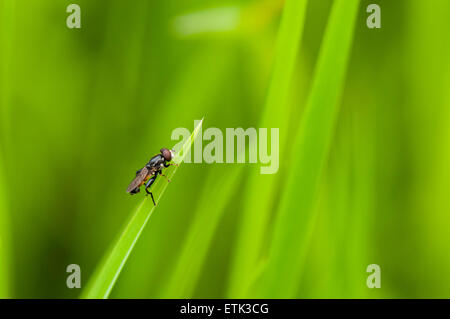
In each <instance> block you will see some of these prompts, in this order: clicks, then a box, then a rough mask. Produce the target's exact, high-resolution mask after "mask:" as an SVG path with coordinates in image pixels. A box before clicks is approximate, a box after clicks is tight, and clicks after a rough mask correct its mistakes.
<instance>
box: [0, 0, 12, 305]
mask: <svg viewBox="0 0 450 319" xmlns="http://www.w3.org/2000/svg"><path fill="white" fill-rule="evenodd" d="M14 22H15V3H14V1H2V0H0V47H1V48H2V49H1V50H0V121H1V125H0V126H1V127H0V131H1V132H0V137H1V140H0V143H1V145H0V298H8V297H11V269H12V267H11V264H12V261H11V248H10V244H11V240H10V216H9V214H10V212H9V210H8V204H9V201H8V200H7V199H8V195H7V187H6V180H5V173H6V168H5V166H4V165H5V162H8V161H7V160H6V159H8V160H9V159H10V158H11V157H10V156H7V155H8V154H10V153H8V152H7V151H6V150H8V151H9V150H11V147H10V145H11V137H10V136H11V121H10V117H11V114H10V111H11V82H12V81H11V78H12V67H11V65H12V60H13V59H12V57H13V47H14ZM8 163H9V162H8Z"/></svg>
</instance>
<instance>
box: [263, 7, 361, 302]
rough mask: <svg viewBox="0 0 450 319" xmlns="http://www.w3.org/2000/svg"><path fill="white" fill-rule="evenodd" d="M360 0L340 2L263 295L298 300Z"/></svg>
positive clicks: (296, 149) (295, 151) (297, 148)
mask: <svg viewBox="0 0 450 319" xmlns="http://www.w3.org/2000/svg"><path fill="white" fill-rule="evenodd" d="M358 5H359V0H336V1H335V2H334V4H333V8H332V12H331V16H330V18H329V21H328V25H327V29H326V32H325V36H324V40H323V44H322V48H321V50H320V54H319V60H318V64H317V68H316V72H315V76H314V81H313V85H312V89H311V93H310V96H309V99H308V102H307V106H306V110H305V115H304V117H303V119H302V122H301V125H300V127H299V130H298V135H297V138H296V140H295V142H294V143H293V148H292V155H291V156H292V158H293V159H294V164H293V165H292V167H291V171H290V174H289V176H288V180H287V182H286V188H285V189H286V192H285V193H284V194H283V197H282V199H281V204H280V209H279V212H278V215H277V220H276V223H275V228H274V234H273V240H272V242H271V246H270V248H269V259H268V261H267V265H266V269H265V272H264V274H263V276H262V278H261V280H260V282H259V285H257V286H258V290H257V292H258V293H259V294H261V295H262V296H263V297H269V296H270V297H271V298H279V297H290V298H292V297H295V296H296V293H297V291H298V288H299V282H300V277H301V274H302V270H303V265H304V263H305V256H306V252H307V249H308V247H309V245H308V243H309V238H310V235H311V233H312V231H313V227H314V220H315V218H316V214H315V213H314V208H315V203H316V197H317V193H318V189H319V185H320V179H321V175H322V171H323V167H324V165H325V162H326V160H327V157H328V154H329V149H330V144H331V140H332V138H333V135H334V128H335V124H336V119H337V114H338V111H339V101H340V97H341V94H342V90H343V85H344V81H345V74H346V70H347V64H348V60H349V55H350V49H351V45H352V40H353V33H354V27H355V22H356V17H357V12H358Z"/></svg>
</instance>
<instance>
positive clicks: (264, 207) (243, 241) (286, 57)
mask: <svg viewBox="0 0 450 319" xmlns="http://www.w3.org/2000/svg"><path fill="white" fill-rule="evenodd" d="M306 4H307V1H306V0H288V1H286V4H285V7H284V9H283V16H282V20H281V24H280V27H279V31H278V36H277V44H276V51H275V61H274V66H273V71H272V78H271V81H270V87H269V91H268V95H267V99H266V104H265V108H264V113H263V116H262V118H261V120H260V124H259V127H261V128H279V129H280V140H279V143H280V145H279V147H280V150H279V153H280V154H284V146H285V143H286V141H287V139H288V132H287V127H288V123H289V121H290V117H289V114H290V113H291V110H290V109H291V107H293V106H292V105H291V104H289V103H288V96H289V89H290V85H291V80H292V75H293V72H294V66H295V61H296V57H297V54H298V48H299V46H300V42H301V36H302V30H303V25H304V17H305V12H306ZM269 132H270V129H269ZM279 179H280V175H279V174H273V175H262V174H261V173H260V171H259V168H258V170H253V171H252V172H251V175H250V177H249V184H248V187H247V191H246V201H245V202H244V203H243V206H244V211H243V216H242V222H241V223H242V224H241V225H240V232H239V235H238V236H239V237H238V240H237V241H236V246H235V256H234V258H233V264H232V269H231V275H230V285H229V296H230V297H232V298H241V297H245V296H246V293H247V290H248V288H249V285H250V284H251V282H252V281H253V278H254V276H253V274H254V269H255V267H256V266H257V264H258V259H259V257H260V256H261V253H262V249H263V247H264V243H265V238H267V236H266V235H267V226H268V221H269V219H270V217H271V213H272V207H273V204H274V200H275V198H276V190H277V181H278V180H279Z"/></svg>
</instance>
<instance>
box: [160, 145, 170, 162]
mask: <svg viewBox="0 0 450 319" xmlns="http://www.w3.org/2000/svg"><path fill="white" fill-rule="evenodd" d="M161 154H162V156H163V157H164V159H165V160H166V161H167V162H170V161H171V159H172V153H171V152H170V151H169V150H168V149H167V148H162V149H161Z"/></svg>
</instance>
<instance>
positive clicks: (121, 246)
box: [81, 119, 203, 299]
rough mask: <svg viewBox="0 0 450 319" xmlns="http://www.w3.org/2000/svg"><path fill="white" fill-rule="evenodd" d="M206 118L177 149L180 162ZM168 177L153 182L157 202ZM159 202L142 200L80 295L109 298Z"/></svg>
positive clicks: (172, 169)
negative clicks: (155, 204)
mask: <svg viewBox="0 0 450 319" xmlns="http://www.w3.org/2000/svg"><path fill="white" fill-rule="evenodd" d="M202 122H203V119H202V120H201V121H200V122H199V124H198V125H197V127H196V128H195V129H194V132H192V135H191V137H190V138H189V140H187V141H186V142H185V143H184V145H183V146H182V148H181V150H180V151H178V152H177V153H176V157H175V159H174V161H175V162H177V163H180V165H181V162H182V161H183V159H184V158H185V156H186V155H187V154H189V152H190V149H191V146H192V143H193V142H194V140H195V138H196V137H197V135H198V132H199V131H200V128H201V126H202ZM177 169H178V167H177V166H172V167H170V168H168V169H167V171H166V172H165V174H166V175H167V177H168V178H169V179H171V178H172V177H173V176H174V174H175V172H176V170H177ZM167 185H168V183H167V181H166V180H165V179H163V178H159V179H157V180H156V182H155V184H154V186H153V187H152V192H153V194H154V197H155V202H156V203H158V202H159V201H160V199H161V197H162V195H163V193H164V191H165V190H166V188H167ZM156 207H157V206H154V205H153V202H152V200H151V198H149V197H148V196H146V197H145V198H144V199H143V200H142V202H141V203H140V204H139V206H138V207H137V209H136V210H135V212H134V213H133V214H132V216H131V219H130V221H129V222H128V224H127V225H126V226H125V228H124V230H123V232H122V234H121V235H120V237H119V238H118V240H117V241H116V242H115V244H114V245H113V246H112V247H111V249H110V250H109V252H108V253H107V254H106V255H105V256H104V258H103V259H102V261H101V262H100V264H99V266H98V268H97V269H96V271H95V272H94V274H93V275H92V277H91V278H90V281H89V282H88V285H87V286H86V288H85V289H84V291H83V293H82V295H81V298H89V299H99V298H108V296H109V294H110V293H111V290H112V288H113V287H114V284H115V283H116V281H117V278H118V277H119V275H120V272H121V271H122V269H123V266H124V265H125V263H126V262H127V259H128V257H129V256H130V253H131V252H132V251H133V248H134V245H135V244H136V242H137V240H138V239H139V236H140V235H141V233H142V230H143V229H144V227H145V225H146V224H147V222H148V220H149V219H150V217H151V215H152V214H153V212H154V210H155V208H156Z"/></svg>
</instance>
